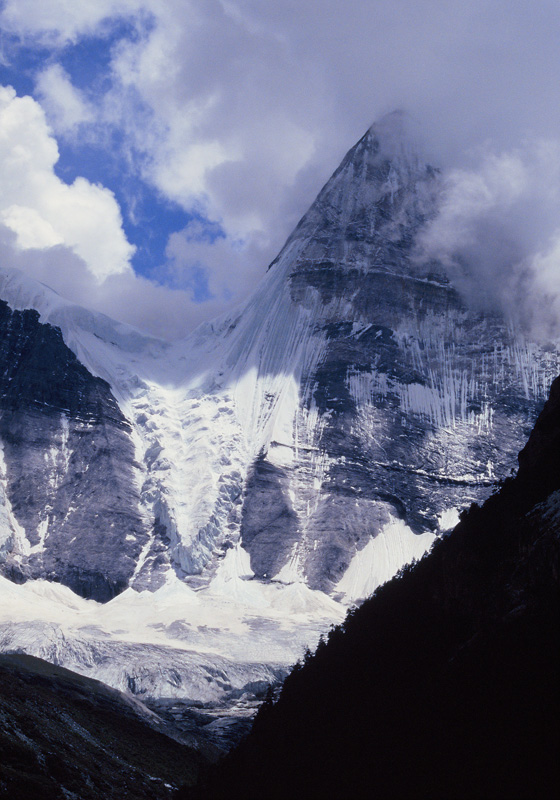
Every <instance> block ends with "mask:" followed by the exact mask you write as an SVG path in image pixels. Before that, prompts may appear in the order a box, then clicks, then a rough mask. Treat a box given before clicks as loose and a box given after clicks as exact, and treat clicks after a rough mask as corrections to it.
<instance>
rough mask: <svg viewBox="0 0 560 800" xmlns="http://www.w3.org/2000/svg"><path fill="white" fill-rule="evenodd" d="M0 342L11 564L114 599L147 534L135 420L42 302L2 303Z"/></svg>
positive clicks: (10, 568)
mask: <svg viewBox="0 0 560 800" xmlns="http://www.w3.org/2000/svg"><path fill="white" fill-rule="evenodd" d="M0 342H1V346H0V373H1V375H2V377H1V378H0V441H1V442H2V448H3V464H2V471H3V472H4V480H5V483H4V486H3V487H2V488H3V492H4V498H3V511H4V525H3V528H2V530H1V531H0V536H1V537H2V540H3V541H2V550H3V551H4V557H5V558H6V561H5V570H6V572H7V574H8V575H9V576H10V577H12V578H13V579H14V580H16V581H18V582H22V581H24V580H26V579H29V578H47V579H51V580H56V581H60V582H62V583H64V584H66V585H67V586H69V587H70V588H72V589H74V590H75V591H76V592H78V593H79V594H81V595H83V596H86V597H92V598H94V599H96V600H108V599H109V598H111V597H112V596H114V595H115V594H117V593H118V592H120V591H122V590H123V589H124V588H126V586H127V585H128V582H129V580H130V578H131V577H132V575H133V573H134V569H135V566H136V561H137V559H138V556H139V554H140V551H141V548H142V545H143V544H144V541H145V539H146V538H147V532H146V530H145V525H144V522H143V520H142V519H141V516H140V513H139V492H138V488H137V480H136V476H135V471H137V465H136V464H135V463H134V448H133V445H132V442H131V439H130V425H129V424H128V423H127V421H126V419H125V417H124V416H123V413H122V411H121V410H120V408H119V406H118V404H117V402H116V401H115V398H114V397H113V395H112V394H111V389H110V387H109V385H108V384H107V383H106V382H105V381H103V380H101V379H99V378H94V377H93V376H92V375H91V374H90V373H89V372H88V371H87V369H86V368H85V367H84V366H83V365H82V364H81V363H80V362H79V361H78V359H77V358H76V356H75V355H74V354H73V353H72V352H71V351H70V350H69V349H68V347H67V346H66V345H65V344H64V342H63V340H62V336H61V333H60V330H58V329H56V328H53V327H52V326H50V325H43V324H41V323H40V322H39V315H38V314H37V312H36V311H12V310H11V309H10V308H9V307H8V306H7V304H6V303H4V302H2V303H0Z"/></svg>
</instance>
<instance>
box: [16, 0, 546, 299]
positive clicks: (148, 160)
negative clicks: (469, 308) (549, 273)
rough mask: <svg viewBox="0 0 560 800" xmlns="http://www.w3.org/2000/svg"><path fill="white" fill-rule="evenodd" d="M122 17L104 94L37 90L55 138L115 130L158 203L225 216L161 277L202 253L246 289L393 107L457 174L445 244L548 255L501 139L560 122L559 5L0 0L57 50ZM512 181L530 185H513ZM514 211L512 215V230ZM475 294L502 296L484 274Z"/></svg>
mask: <svg viewBox="0 0 560 800" xmlns="http://www.w3.org/2000/svg"><path fill="white" fill-rule="evenodd" d="M123 17H126V18H127V19H128V21H129V23H130V25H131V26H132V27H133V28H134V29H135V35H133V36H129V35H124V34H123V36H122V39H121V40H120V41H119V42H117V43H115V44H114V46H113V50H112V61H111V65H110V68H109V70H108V72H107V73H106V75H105V78H106V80H107V81H108V83H109V84H110V88H109V89H108V90H107V91H106V93H105V94H104V95H103V96H99V97H97V98H95V102H93V99H92V103H91V105H87V104H85V100H84V98H83V96H82V95H80V94H77V93H76V92H75V90H74V87H72V86H71V84H70V83H69V81H68V76H67V75H66V74H65V73H64V72H63V71H62V70H61V68H60V67H56V65H55V66H51V67H50V68H49V69H48V70H47V71H46V72H44V73H43V75H42V76H41V77H40V82H39V91H40V92H42V94H41V97H42V101H43V103H44V105H45V108H46V109H47V111H48V113H49V119H50V120H51V121H52V123H53V124H55V125H56V129H57V131H60V133H61V134H64V135H68V134H70V133H72V132H73V131H74V130H75V127H76V125H78V124H79V125H80V130H82V129H84V128H87V126H88V124H90V125H91V130H90V131H89V134H90V135H91V136H94V135H96V132H99V131H103V130H104V129H106V128H110V127H111V126H114V127H115V128H116V129H117V130H118V131H119V133H120V134H122V137H123V139H124V149H125V151H126V152H125V154H124V156H126V157H127V158H130V159H133V160H134V159H136V161H135V163H136V165H137V167H138V168H139V169H141V170H142V175H143V177H144V179H145V180H146V181H148V182H150V183H151V184H152V186H153V187H155V188H156V189H157V190H158V191H159V192H160V193H161V194H162V195H163V197H166V198H168V199H172V200H175V201H177V202H179V203H180V204H182V205H183V207H184V208H186V209H191V208H193V207H194V208H196V209H197V210H199V211H202V212H203V213H204V214H206V215H207V216H208V217H209V218H210V219H212V220H216V221H219V222H220V223H221V224H222V226H223V228H224V229H225V231H226V234H227V236H226V239H225V240H224V239H219V240H217V241H216V242H214V243H209V242H199V241H195V240H194V239H193V238H192V236H191V235H190V234H188V233H185V232H183V233H177V234H176V236H175V238H173V239H172V240H171V242H170V247H169V250H168V253H169V257H170V259H171V262H170V264H169V265H167V267H164V269H163V271H162V272H161V273H160V274H164V273H165V271H166V270H167V272H168V274H172V273H173V274H174V275H175V276H178V275H179V273H180V272H181V270H183V271H184V272H185V274H187V275H188V273H189V270H190V269H191V268H192V264H193V263H195V262H197V263H198V262H200V261H204V264H205V266H206V269H207V271H208V277H209V281H210V285H211V286H213V287H215V292H216V296H225V295H226V294H227V291H228V289H230V290H231V289H232V287H233V290H235V291H237V290H238V286H243V285H246V284H249V283H250V281H249V280H248V278H247V276H252V275H254V274H256V272H257V271H258V269H259V268H260V270H261V271H262V270H264V268H265V266H266V264H267V262H268V261H270V260H271V259H272V257H273V256H274V255H275V252H276V251H277V250H278V249H279V248H280V247H281V245H282V244H283V241H284V239H285V238H286V236H287V235H288V234H289V232H290V230H291V228H292V227H293V225H294V224H295V223H296V222H297V219H298V217H299V216H300V215H301V214H302V213H303V212H304V211H305V208H306V207H307V205H308V204H309V203H310V202H311V201H312V200H313V197H314V195H315V194H316V192H317V191H318V190H319V189H320V186H321V184H322V183H323V182H324V180H326V179H327V178H328V176H329V174H330V173H331V172H332V170H333V169H334V168H335V167H336V166H337V164H338V162H339V161H340V158H341V157H342V155H343V154H344V152H345V150H346V149H348V147H349V146H351V145H352V144H353V142H354V141H356V140H357V139H358V138H359V137H360V136H361V135H362V133H363V132H364V131H365V129H366V128H367V127H368V126H369V124H370V123H371V122H372V121H373V120H374V119H375V118H377V117H379V116H381V115H382V114H384V113H385V112H386V111H390V110H392V109H393V108H395V107H405V108H408V109H409V111H410V112H411V113H412V114H413V115H414V116H415V117H416V118H417V119H418V120H419V122H420V124H421V126H422V128H423V130H424V131H425V138H426V139H427V142H428V147H429V149H430V151H431V152H432V153H433V158H434V160H435V162H436V164H438V165H441V166H443V167H445V168H448V167H449V168H451V169H452V173H453V175H454V176H455V177H454V178H453V179H452V180H455V179H456V177H457V175H458V174H461V171H462V178H461V192H462V194H461V197H459V194H458V192H456V193H455V198H454V202H453V208H452V207H451V206H448V207H447V208H446V209H445V210H444V212H443V213H444V214H446V215H447V218H446V221H447V222H448V223H449V224H450V226H451V228H450V231H449V232H448V233H447V234H446V235H448V237H450V239H453V240H454V241H455V247H457V246H458V244H457V243H458V242H459V240H460V238H461V237H463V240H464V241H463V240H461V241H463V244H462V245H461V247H463V248H467V249H468V248H471V251H472V252H474V250H476V249H477V248H478V251H477V252H478V253H479V255H480V259H481V265H485V264H487V263H488V261H489V259H490V258H491V257H493V256H494V254H495V253H496V247H495V240H496V238H497V237H498V238H501V239H502V240H503V241H502V244H503V247H502V249H501V251H500V253H501V255H500V256H499V257H500V258H501V259H502V261H501V262H500V263H502V264H503V262H504V259H505V253H506V251H507V248H508V247H509V248H513V249H514V250H515V258H513V256H511V257H510V260H512V259H513V260H516V263H521V262H523V263H524V264H525V266H526V268H527V264H528V263H533V260H534V259H535V258H536V254H537V253H541V254H542V253H546V252H548V249H547V248H548V245H547V244H546V243H547V242H550V241H552V237H553V236H554V232H555V229H556V224H557V223H556V222H554V221H553V220H552V217H553V216H554V210H555V209H556V211H557V205H555V202H556V201H555V199H554V197H552V195H551V190H549V189H546V191H547V192H548V199H547V200H546V202H545V201H544V200H543V197H544V194H541V195H539V202H538V203H536V206H538V208H539V211H540V216H539V217H538V216H537V214H536V213H534V212H533V208H532V207H526V205H524V204H526V203H527V202H529V203H532V202H533V199H532V198H534V197H535V196H536V195H535V191H534V182H532V179H531V178H530V177H528V174H527V172H526V169H525V167H524V166H523V164H521V166H519V163H518V162H517V161H516V158H517V157H516V156H515V154H514V152H513V150H514V148H515V147H516V146H519V143H520V142H521V141H522V140H523V139H527V140H530V141H533V142H537V141H541V140H545V139H549V140H551V139H553V138H554V137H557V136H558V131H559V130H560V104H558V102H557V93H558V82H557V74H558V64H559V55H558V53H559V50H558V41H559V40H560V6H559V5H558V0H541V1H540V2H539V3H537V4H528V3H526V2H525V1H524V0H494V1H493V2H492V3H488V2H487V1H486V0H471V2H470V3H465V2H464V1H463V0H424V2H422V3H418V2H417V0H376V2H375V3H372V2H371V0H353V1H352V2H351V3H344V2H341V0H322V2H321V3H320V4H317V3H316V2H310V0H300V2H298V3H295V2H294V0H275V2H267V1H266V0H98V2H96V3H91V2H90V1H89V0H73V2H72V3H68V1H67V0H49V2H45V0H5V2H4V6H3V11H2V13H1V15H0V22H1V23H2V24H3V25H4V26H5V27H6V28H7V29H8V30H10V31H12V32H13V33H15V34H17V35H19V36H23V37H24V40H25V41H28V42H29V41H35V40H36V39H37V38H39V39H41V40H42V41H43V43H47V44H49V43H50V44H51V45H52V46H53V48H54V49H53V53H52V57H53V58H56V55H57V53H56V47H62V46H63V45H64V43H67V42H69V41H70V42H75V41H78V40H79V39H80V37H83V36H86V35H87V36H90V35H92V34H95V35H99V36H107V35H108V32H109V31H111V30H113V31H114V30H116V29H115V28H114V26H113V27H111V23H112V22H114V20H115V19H117V18H123ZM93 108H95V112H93V111H92V109H93ZM89 113H95V118H94V119H92V120H91V123H89V122H88V114H89ZM485 140H488V141H489V142H490V149H491V150H493V151H494V152H497V153H510V157H509V158H510V160H509V162H507V159H506V157H505V156H500V158H499V159H498V162H499V163H498V162H496V166H495V170H496V174H495V175H494V177H492V175H491V163H490V160H489V159H488V158H486V157H484V156H483V157H481V156H480V150H479V149H478V148H479V146H480V144H481V142H483V141H485ZM473 147H474V148H475V149H474V151H473ZM521 161H522V162H523V159H521ZM517 168H519V170H520V171H519V174H518V175H516V174H515V169H517ZM530 171H531V170H529V172H530ZM516 180H519V181H521V182H523V181H525V180H528V181H529V184H530V186H531V187H532V188H527V187H524V186H521V187H519V186H518V187H517V188H516V183H515V181H516ZM545 184H546V186H548V187H550V181H546V182H545ZM457 185H458V184H457ZM516 191H518V192H519V194H518V196H516V195H515V192H516ZM544 192H545V190H544V189H543V193H544ZM529 198H531V199H529ZM461 203H462V204H463V206H464V207H461V205H460V204H461ZM469 203H470V204H471V208H470V210H469V207H468V206H469ZM485 203H486V204H487V205H486V206H485ZM11 206H17V207H18V208H16V209H13V208H12V210H11V211H10V214H11V217H10V216H8V217H7V218H6V219H7V221H8V220H10V219H11V223H10V224H12V226H13V227H14V230H15V229H16V226H17V218H18V214H19V215H20V217H21V213H22V212H21V211H20V207H21V208H25V207H27V206H26V204H25V203H21V202H19V201H17V200H12V201H11ZM33 208H35V210H36V211H37V213H39V214H40V215H41V219H42V220H44V223H45V224H44V225H43V228H41V226H40V225H38V224H37V225H36V226H35V229H36V231H37V234H36V236H38V237H39V236H42V237H43V239H44V241H50V242H53V241H55V239H56V237H61V236H63V232H61V231H60V230H59V228H58V227H57V224H56V220H53V219H51V218H50V217H48V216H47V215H46V214H45V213H44V211H43V210H42V209H41V208H38V207H35V206H33ZM484 208H486V211H484V212H483V209H484ZM522 209H523V210H524V213H522ZM484 215H486V218H485V219H483V217H484ZM511 215H513V216H514V217H516V218H517V217H519V218H522V217H523V218H524V219H523V220H522V224H521V225H520V226H519V232H516V231H515V230H514V227H515V226H512V225H511V224H510V222H509V217H510V216H511ZM475 218H476V219H477V220H478V221H477V222H474V221H473V220H474V219H475ZM443 219H444V217H443V216H442V217H441V221H443ZM14 220H16V222H14ZM545 223H546V224H545ZM47 224H48V225H50V226H51V227H52V231H51V229H50V228H48V227H47ZM461 226H462V227H461ZM21 227H22V224H20V231H21ZM434 230H435V229H434ZM53 231H54V233H53ZM451 231H452V232H451ZM434 236H435V234H434ZM473 236H476V237H477V242H478V244H477V243H475V244H473V243H472V238H473ZM49 237H50V238H49ZM53 237H54V238H53ZM442 237H443V224H440V229H439V233H438V236H437V239H438V242H439V245H438V246H439V248H440V251H441V252H442V253H443V255H446V257H448V258H449V259H450V260H451V262H452V261H453V256H452V254H450V252H451V250H452V249H453V248H452V247H451V245H450V246H449V247H447V250H448V251H449V252H447V251H445V247H443V238H442ZM512 237H513V238H512ZM63 238H64V241H65V242H67V243H68V239H67V237H66V236H63ZM520 238H521V239H523V241H520ZM506 240H508V242H509V244H507V245H506ZM240 242H241V243H242V246H241V247H240V244H239V243H240ZM434 242H435V239H434V240H433V242H432V246H434V247H435V244H434ZM493 243H494V244H493ZM482 245H484V246H482ZM473 248H474V250H473ZM531 248H532V249H531ZM444 251H445V252H444ZM243 253H245V256H246V257H245V258H243ZM521 253H522V256H521V255H520V254H521ZM518 256H519V258H518ZM543 258H544V256H543ZM220 259H223V262H220V263H218V262H219V260H220ZM86 260H87V259H86ZM506 260H507V259H506ZM535 263H536V262H535ZM257 264H259V265H260V266H259V267H258V266H257ZM485 271H486V267H484V269H483V270H482V267H481V276H482V273H483V272H484V274H486V272H485ZM156 274H157V273H156ZM490 274H493V273H492V271H491V270H490ZM228 275H229V278H228V277H227V276H228ZM177 280H179V278H177ZM481 280H482V277H481ZM179 282H180V281H179ZM239 291H240V290H239ZM220 293H221V294H220ZM487 294H488V295H489V297H495V296H496V290H495V287H494V285H493V284H492V281H491V280H490V282H489V283H488V286H487ZM237 297H239V294H238V295H237ZM207 313H210V309H208V312H207Z"/></svg>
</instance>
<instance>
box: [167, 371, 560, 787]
mask: <svg viewBox="0 0 560 800" xmlns="http://www.w3.org/2000/svg"><path fill="white" fill-rule="evenodd" d="M559 489H560V379H557V380H556V381H555V382H554V384H553V386H552V389H551V395H550V399H549V401H548V402H547V404H546V406H545V408H544V410H543V412H542V413H541V415H540V417H539V419H538V421H537V423H536V426H535V429H534V431H533V433H532V434H531V437H530V439H529V441H528V443H527V445H526V447H525V448H524V449H523V451H522V452H521V453H520V456H519V471H518V474H517V476H516V477H515V478H510V479H508V480H506V481H505V482H504V483H503V485H502V486H501V488H500V491H499V492H498V493H496V494H494V495H493V496H492V497H491V498H490V499H489V500H488V501H487V502H486V503H485V504H484V506H483V507H482V508H479V507H478V506H476V505H473V506H471V508H470V509H469V510H468V511H467V512H464V513H463V515H462V519H461V522H460V524H459V525H458V526H457V528H456V529H455V531H454V532H453V533H452V534H451V535H450V536H448V537H447V538H446V539H444V540H441V541H439V542H438V543H437V545H436V546H435V548H434V549H433V551H432V554H431V555H430V556H429V557H428V558H426V559H424V560H423V561H421V562H420V563H419V564H417V565H416V566H415V567H414V568H410V569H407V570H405V571H404V572H403V573H402V574H401V575H400V577H398V578H396V579H394V580H393V581H391V582H390V583H388V584H386V585H385V586H384V587H382V588H381V589H379V590H378V591H377V592H376V594H375V596H374V597H373V598H372V599H370V600H369V601H367V602H366V603H364V604H363V605H362V606H361V607H360V608H359V609H357V610H355V611H353V612H352V613H351V614H350V615H349V616H348V618H347V620H346V621H345V623H344V624H343V626H341V627H339V628H336V629H334V630H333V631H332V632H331V634H330V636H329V638H328V642H327V643H323V644H321V645H320V646H319V648H318V650H317V652H316V654H315V655H313V656H308V657H307V658H306V660H305V664H304V665H299V666H297V667H296V668H295V670H294V671H293V672H292V674H291V675H290V676H289V677H288V679H287V680H286V682H285V684H284V688H283V691H282V694H281V697H280V699H279V700H278V702H277V703H276V704H274V705H273V704H272V702H269V703H267V704H265V706H263V709H262V710H261V712H260V713H259V715H258V716H257V719H256V721H255V725H254V727H253V730H252V733H251V735H250V736H249V737H248V739H247V740H246V741H245V742H244V743H243V744H242V745H241V746H240V747H239V748H238V749H237V750H236V751H234V752H233V753H232V754H231V755H230V756H229V757H228V758H227V759H225V761H224V762H222V763H221V765H220V768H219V769H218V770H217V771H213V772H211V773H210V775H209V776H208V778H207V781H206V782H205V784H204V785H203V786H202V787H201V788H199V789H198V791H196V792H193V791H192V790H186V789H185V790H183V792H182V794H181V796H182V797H186V798H205V800H206V799H207V798H229V799H230V800H231V798H232V797H243V798H247V799H249V798H259V799H260V798H271V799H272V798H288V797H292V796H298V797H302V798H315V797H317V798H360V797H368V798H375V797H379V798H387V797H394V798H406V797H410V798H465V800H466V798H469V800H472V798H531V797H534V798H539V799H540V800H542V798H549V797H550V798H551V797H555V796H557V792H558V789H559V780H558V778H559V771H558V760H559V759H558V753H559V730H558V727H559V722H558V721H559V703H558V688H557V687H558V679H559V677H560V670H559V644H560V642H559V633H558V620H559V614H558V611H559V595H558V578H559V572H560V570H559V537H560V491H559Z"/></svg>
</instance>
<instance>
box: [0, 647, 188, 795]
mask: <svg viewBox="0 0 560 800" xmlns="http://www.w3.org/2000/svg"><path fill="white" fill-rule="evenodd" d="M136 706H138V707H139V708H136ZM148 715H149V712H148V711H147V709H145V710H142V708H141V706H140V704H139V703H137V702H136V701H134V700H133V699H130V700H129V699H128V698H126V697H125V696H124V695H122V694H121V693H120V692H117V691H116V690H115V689H109V688H108V687H107V686H104V685H103V684H102V683H99V682H98V681H92V680H89V679H88V678H83V677H82V676H81V675H76V674H75V673H73V672H70V671H69V670H66V669H62V668H60V667H55V666H53V665H52V664H48V663H47V662H45V661H41V659H38V658H33V657H31V656H24V655H2V656H0V797H9V798H10V800H55V798H57V799H58V798H79V800H90V799H91V800H100V798H103V800H110V799H111V798H114V800H122V799H123V798H127V800H148V798H151V799H152V800H159V798H166V797H170V796H171V794H172V789H173V787H174V786H177V785H181V784H183V783H187V784H190V783H192V782H194V780H195V778H196V775H197V773H198V770H199V767H200V764H201V762H202V758H201V757H200V756H199V755H198V754H197V753H195V752H194V751H193V750H191V749H190V748H188V747H186V746H185V745H182V744H179V742H176V741H174V740H172V739H170V738H168V737H167V736H165V735H163V734H162V733H159V732H158V731H157V730H155V729H154V727H155V726H156V725H157V718H156V719H153V720H152V721H150V719H149V716H148ZM154 717H155V715H154Z"/></svg>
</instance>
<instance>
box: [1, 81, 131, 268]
mask: <svg viewBox="0 0 560 800" xmlns="http://www.w3.org/2000/svg"><path fill="white" fill-rule="evenodd" d="M57 160H58V147H57V144H56V141H55V140H54V138H53V137H52V135H51V132H50V130H49V128H48V126H47V123H46V120H45V115H44V112H43V110H42V109H41V106H40V105H39V104H38V103H37V102H36V101H35V100H33V99H32V98H31V97H17V96H16V93H15V92H14V90H13V89H12V88H11V87H0V170H1V172H2V182H1V183H0V219H2V221H3V222H4V224H5V225H7V226H8V227H9V228H11V230H12V231H14V233H15V234H16V236H17V243H18V246H19V247H20V248H22V249H26V248H29V247H35V248H37V247H52V246H53V245H54V244H64V245H66V246H67V247H69V248H71V249H72V250H73V251H74V252H75V253H76V254H77V255H78V256H80V257H81V258H82V259H83V261H84V262H85V264H86V265H87V267H88V269H89V270H90V272H91V273H92V275H93V276H94V277H95V278H96V279H97V280H99V281H102V280H103V279H104V278H106V277H107V276H108V275H111V274H114V273H121V272H127V271H129V270H131V267H130V263H129V261H130V258H131V256H132V254H133V252H134V248H133V246H132V245H130V244H129V242H128V241H127V239H126V236H125V234H124V232H123V229H122V220H121V214H120V209H119V206H118V204H117V202H116V200H115V198H114V196H113V194H112V193H111V192H110V191H109V190H108V189H105V188H103V187H102V186H98V185H94V184H91V183H89V182H88V181H86V180H85V179H84V178H77V179H76V180H75V181H74V183H72V184H71V185H68V184H65V183H64V182H63V181H61V180H60V179H59V178H58V177H57V176H56V174H55V173H54V165H55V164H56V162H57Z"/></svg>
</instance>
